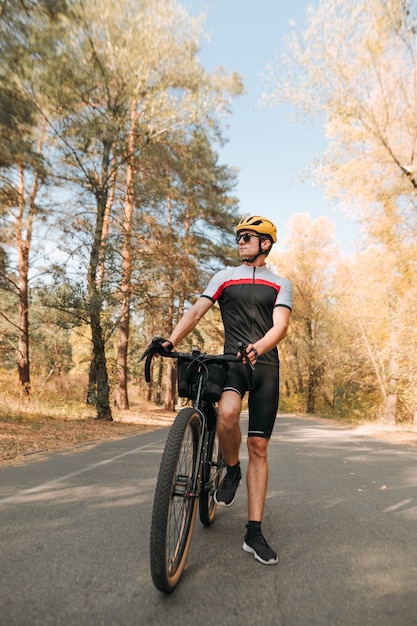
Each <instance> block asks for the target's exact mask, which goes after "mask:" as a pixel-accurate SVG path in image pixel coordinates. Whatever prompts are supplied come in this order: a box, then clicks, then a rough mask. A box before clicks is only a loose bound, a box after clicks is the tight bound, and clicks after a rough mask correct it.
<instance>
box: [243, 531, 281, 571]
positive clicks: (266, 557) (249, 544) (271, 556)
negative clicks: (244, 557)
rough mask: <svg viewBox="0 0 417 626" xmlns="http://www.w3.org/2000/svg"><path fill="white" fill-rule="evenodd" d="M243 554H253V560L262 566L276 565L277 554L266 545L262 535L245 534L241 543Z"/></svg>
mask: <svg viewBox="0 0 417 626" xmlns="http://www.w3.org/2000/svg"><path fill="white" fill-rule="evenodd" d="M243 549H244V551H245V552H250V553H251V554H253V556H254V557H255V559H256V560H257V561H259V562H260V563H263V564H264V565H275V564H276V563H278V556H277V553H276V552H274V551H273V549H272V548H271V547H270V546H269V545H268V544H267V542H266V539H265V537H264V536H263V534H262V533H257V534H252V535H250V534H249V532H247V533H246V536H245V540H244V542H243Z"/></svg>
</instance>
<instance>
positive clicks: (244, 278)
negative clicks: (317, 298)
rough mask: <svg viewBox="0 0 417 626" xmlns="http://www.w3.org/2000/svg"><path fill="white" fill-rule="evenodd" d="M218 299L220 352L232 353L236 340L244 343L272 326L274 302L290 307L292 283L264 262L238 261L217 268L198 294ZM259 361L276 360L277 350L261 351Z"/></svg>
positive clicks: (259, 336) (272, 362) (259, 337)
mask: <svg viewBox="0 0 417 626" xmlns="http://www.w3.org/2000/svg"><path fill="white" fill-rule="evenodd" d="M201 295H202V297H205V298H209V299H210V300H211V301H212V302H218V303H219V306H220V311H221V315H222V320H223V325H224V335H225V337H224V352H225V353H230V354H236V353H237V351H238V343H239V342H240V341H241V342H242V343H243V344H244V345H245V346H247V345H248V344H249V343H255V341H257V340H258V339H261V337H263V336H264V335H265V334H266V333H267V332H268V330H269V329H270V328H272V326H273V321H272V313H273V310H274V308H275V307H276V306H284V307H287V308H288V309H290V310H292V284H291V282H290V281H289V280H288V279H286V278H282V277H281V276H277V275H276V274H274V273H273V272H271V271H270V270H268V268H267V266H266V265H264V266H263V267H253V266H249V265H245V264H242V265H240V266H239V267H234V268H228V269H225V270H220V271H219V272H217V273H216V274H215V275H214V276H213V278H212V279H211V280H210V282H209V284H208V285H207V287H206V289H205V290H204V291H203V293H202V294H201ZM258 361H259V363H269V364H271V365H277V364H278V350H277V348H276V347H275V348H273V349H272V350H270V351H269V352H266V353H265V354H262V355H260V356H259V359H258Z"/></svg>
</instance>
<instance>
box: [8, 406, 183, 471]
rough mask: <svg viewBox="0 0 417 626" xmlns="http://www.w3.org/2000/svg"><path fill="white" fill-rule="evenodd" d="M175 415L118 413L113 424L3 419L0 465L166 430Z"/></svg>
mask: <svg viewBox="0 0 417 626" xmlns="http://www.w3.org/2000/svg"><path fill="white" fill-rule="evenodd" d="M175 415H176V413H174V412H170V411H165V410H163V409H160V408H154V407H150V408H147V409H146V410H145V411H141V412H140V413H134V412H131V411H126V412H124V413H123V412H119V413H117V414H116V415H114V416H113V421H112V422H108V421H105V420H96V419H93V418H89V419H88V418H87V419H54V418H50V417H49V418H39V417H36V418H28V419H25V420H23V419H20V420H15V419H1V420H0V466H1V465H4V464H8V465H13V464H16V463H22V462H23V461H25V460H28V459H29V458H31V457H32V458H33V457H35V456H36V457H38V458H40V457H41V456H42V455H41V453H45V452H54V451H60V450H71V451H76V450H77V449H81V447H83V446H84V445H85V444H87V443H94V442H97V443H98V442H100V441H103V440H105V439H111V438H120V437H127V436H129V435H132V434H136V433H140V432H147V431H150V430H156V429H158V428H164V427H165V426H169V425H170V424H172V422H173V420H174V418H175Z"/></svg>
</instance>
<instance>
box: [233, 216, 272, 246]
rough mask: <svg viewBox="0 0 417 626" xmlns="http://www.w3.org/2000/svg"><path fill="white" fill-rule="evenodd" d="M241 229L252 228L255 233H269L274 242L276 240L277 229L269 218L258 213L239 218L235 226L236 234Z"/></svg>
mask: <svg viewBox="0 0 417 626" xmlns="http://www.w3.org/2000/svg"><path fill="white" fill-rule="evenodd" d="M241 230H254V231H255V233H259V234H260V235H269V236H270V237H271V239H272V241H273V242H274V243H276V241H277V229H276V228H275V226H274V224H273V223H272V222H271V220H268V219H267V218H266V217H261V216H260V215H252V216H251V217H244V218H243V220H240V222H239V224H238V225H237V226H236V235H237V234H238V232H240V231H241Z"/></svg>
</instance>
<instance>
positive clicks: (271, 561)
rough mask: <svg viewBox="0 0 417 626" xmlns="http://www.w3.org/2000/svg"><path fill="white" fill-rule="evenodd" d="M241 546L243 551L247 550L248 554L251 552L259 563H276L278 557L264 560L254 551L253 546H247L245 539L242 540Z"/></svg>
mask: <svg viewBox="0 0 417 626" xmlns="http://www.w3.org/2000/svg"><path fill="white" fill-rule="evenodd" d="M242 547H243V549H244V551H245V552H249V554H253V556H254V558H255V559H256V560H257V561H259V563H262V564H263V565H276V564H277V563H278V557H277V558H276V559H269V561H264V559H262V558H261V557H260V556H259V554H258V553H257V552H256V550H254V549H253V548H251V547H250V546H248V544H247V543H246V541H244V542H243V546H242Z"/></svg>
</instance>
